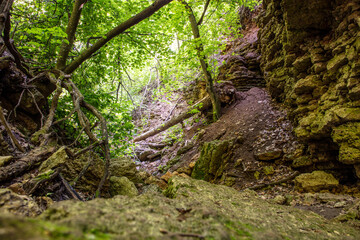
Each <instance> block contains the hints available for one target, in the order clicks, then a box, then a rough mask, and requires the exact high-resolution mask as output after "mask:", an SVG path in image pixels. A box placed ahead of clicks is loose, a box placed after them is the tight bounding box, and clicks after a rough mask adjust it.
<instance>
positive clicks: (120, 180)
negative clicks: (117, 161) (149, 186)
mask: <svg viewBox="0 0 360 240" xmlns="http://www.w3.org/2000/svg"><path fill="white" fill-rule="evenodd" d="M110 194H111V195H112V196H116V195H125V196H129V197H133V196H137V195H138V194H139V192H138V190H137V188H136V187H135V184H134V183H133V182H131V181H130V180H129V179H128V178H127V177H115V176H112V177H110Z"/></svg>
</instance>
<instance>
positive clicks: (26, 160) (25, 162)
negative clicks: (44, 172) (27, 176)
mask: <svg viewBox="0 0 360 240" xmlns="http://www.w3.org/2000/svg"><path fill="white" fill-rule="evenodd" d="M54 152H55V147H47V148H41V147H39V148H35V149H34V150H33V151H31V152H30V153H29V154H28V155H27V156H24V157H22V158H20V159H18V160H16V161H15V162H14V163H13V164H10V165H9V166H6V167H2V168H0V182H4V181H8V180H10V179H12V178H15V177H17V176H20V175H21V174H23V173H24V172H26V171H29V170H31V169H33V168H34V167H36V166H37V165H38V164H39V163H41V162H42V161H44V160H46V159H47V158H48V157H49V156H50V155H51V154H52V153H54Z"/></svg>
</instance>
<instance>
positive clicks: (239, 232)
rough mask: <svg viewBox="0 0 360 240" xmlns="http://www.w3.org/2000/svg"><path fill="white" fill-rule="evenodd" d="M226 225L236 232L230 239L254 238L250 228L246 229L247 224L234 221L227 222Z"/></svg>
mask: <svg viewBox="0 0 360 240" xmlns="http://www.w3.org/2000/svg"><path fill="white" fill-rule="evenodd" d="M225 226H226V227H227V228H228V229H229V230H231V231H232V232H233V233H235V236H232V237H231V238H230V239H234V240H235V239H239V237H241V239H254V238H253V236H252V235H251V234H250V233H249V232H248V229H246V225H242V224H241V223H238V224H236V223H234V222H232V221H227V222H225Z"/></svg>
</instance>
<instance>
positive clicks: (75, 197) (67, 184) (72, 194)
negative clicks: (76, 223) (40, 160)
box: [59, 173, 84, 201]
mask: <svg viewBox="0 0 360 240" xmlns="http://www.w3.org/2000/svg"><path fill="white" fill-rule="evenodd" d="M59 177H60V179H61V182H62V183H63V184H64V186H65V189H66V191H68V193H70V195H71V196H72V198H74V199H76V200H79V201H84V200H83V199H82V198H81V197H80V195H79V194H78V193H77V192H76V191H75V189H74V188H72V187H71V186H70V184H69V183H68V182H67V181H66V179H65V178H64V177H63V176H62V175H61V173H59Z"/></svg>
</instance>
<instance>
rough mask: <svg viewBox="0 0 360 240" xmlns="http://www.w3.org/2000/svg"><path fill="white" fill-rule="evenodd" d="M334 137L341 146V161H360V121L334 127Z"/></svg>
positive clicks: (351, 162)
mask: <svg viewBox="0 0 360 240" xmlns="http://www.w3.org/2000/svg"><path fill="white" fill-rule="evenodd" d="M332 138H333V140H334V141H335V142H336V143H337V144H338V145H339V147H340V149H339V161H340V162H343V163H345V164H359V163H360V123H358V122H355V123H347V124H344V125H341V126H338V127H336V128H334V129H333V132H332Z"/></svg>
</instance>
